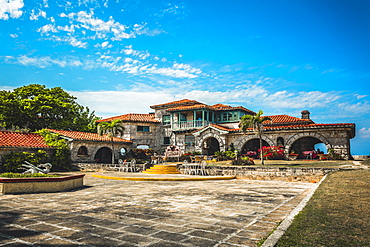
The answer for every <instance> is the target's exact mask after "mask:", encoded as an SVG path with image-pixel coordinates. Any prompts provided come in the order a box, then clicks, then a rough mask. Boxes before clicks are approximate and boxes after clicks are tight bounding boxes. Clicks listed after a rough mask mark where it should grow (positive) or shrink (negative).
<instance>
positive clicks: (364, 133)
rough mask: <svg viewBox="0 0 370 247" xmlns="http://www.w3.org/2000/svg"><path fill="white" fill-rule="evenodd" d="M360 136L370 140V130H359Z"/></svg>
mask: <svg viewBox="0 0 370 247" xmlns="http://www.w3.org/2000/svg"><path fill="white" fill-rule="evenodd" d="M358 135H359V137H360V138H370V128H367V129H366V128H365V127H364V128H361V129H359V130H358Z"/></svg>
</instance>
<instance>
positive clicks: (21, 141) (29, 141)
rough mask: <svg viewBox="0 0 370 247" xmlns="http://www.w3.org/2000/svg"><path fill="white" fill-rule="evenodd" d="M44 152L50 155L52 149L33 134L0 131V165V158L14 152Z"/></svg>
mask: <svg viewBox="0 0 370 247" xmlns="http://www.w3.org/2000/svg"><path fill="white" fill-rule="evenodd" d="M38 150H44V151H46V152H47V153H49V154H51V152H52V148H51V147H50V146H48V145H47V144H46V142H45V141H44V138H43V137H42V136H40V135H38V134H35V133H28V132H15V131H6V130H1V131H0V163H1V162H2V156H3V155H5V154H9V153H14V152H29V153H34V152H37V151H38Z"/></svg>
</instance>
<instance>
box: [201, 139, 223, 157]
mask: <svg viewBox="0 0 370 247" xmlns="http://www.w3.org/2000/svg"><path fill="white" fill-rule="evenodd" d="M204 150H205V154H206V155H214V154H215V152H218V151H220V143H219V142H218V140H217V139H216V138H214V137H210V138H208V139H206V140H205V142H204Z"/></svg>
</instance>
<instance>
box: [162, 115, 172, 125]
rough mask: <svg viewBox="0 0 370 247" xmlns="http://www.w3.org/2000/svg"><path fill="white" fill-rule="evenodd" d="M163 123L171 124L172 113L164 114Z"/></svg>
mask: <svg viewBox="0 0 370 247" xmlns="http://www.w3.org/2000/svg"><path fill="white" fill-rule="evenodd" d="M162 123H163V125H168V124H171V118H170V115H163V116H162Z"/></svg>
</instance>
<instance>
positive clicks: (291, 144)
mask: <svg viewBox="0 0 370 247" xmlns="http://www.w3.org/2000/svg"><path fill="white" fill-rule="evenodd" d="M318 143H324V144H325V146H326V147H327V149H330V148H331V147H332V145H331V143H330V142H329V141H328V140H327V139H326V138H325V137H324V136H323V135H321V134H318V133H313V132H309V133H298V134H295V135H294V136H292V137H291V138H290V139H289V140H287V142H286V146H285V153H286V154H289V153H291V152H292V151H294V152H295V153H297V154H298V155H301V153H302V151H310V150H313V149H314V146H315V144H318Z"/></svg>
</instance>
